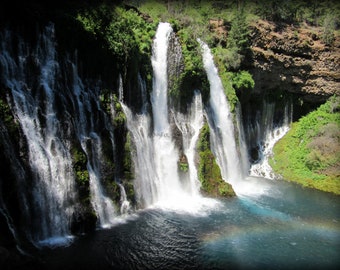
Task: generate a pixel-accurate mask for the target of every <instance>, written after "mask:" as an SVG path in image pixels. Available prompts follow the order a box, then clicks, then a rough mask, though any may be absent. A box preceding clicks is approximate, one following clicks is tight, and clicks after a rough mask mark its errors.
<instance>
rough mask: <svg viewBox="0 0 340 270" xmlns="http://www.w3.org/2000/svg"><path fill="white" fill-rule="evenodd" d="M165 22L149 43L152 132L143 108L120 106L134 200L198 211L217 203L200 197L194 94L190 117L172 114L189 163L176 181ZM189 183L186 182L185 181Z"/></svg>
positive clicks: (197, 100) (198, 117) (167, 26)
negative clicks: (130, 153) (130, 157)
mask: <svg viewBox="0 0 340 270" xmlns="http://www.w3.org/2000/svg"><path fill="white" fill-rule="evenodd" d="M171 32H172V29H171V26H170V24H169V23H160V24H159V26H158V29H157V32H156V37H155V40H154V44H153V56H152V67H153V71H154V78H153V91H152V94H151V105H152V112H153V129H152V126H151V117H150V115H149V113H148V111H147V107H148V106H147V104H146V103H144V104H143V108H142V112H141V113H140V114H133V113H132V112H131V110H130V109H129V108H128V107H127V106H126V105H125V104H124V103H122V108H123V110H124V112H125V114H126V118H127V127H128V129H129V131H130V134H131V137H132V141H133V142H134V145H135V150H136V151H134V152H135V153H134V156H133V161H134V165H135V175H136V179H135V191H136V197H137V202H138V203H139V204H140V205H141V206H142V207H148V206H152V205H156V206H160V207H165V208H171V209H177V210H187V211H195V212H197V211H198V210H199V209H200V208H201V207H202V206H208V207H210V206H211V205H216V202H215V201H212V200H208V199H205V200H203V198H202V197H201V196H200V195H199V183H198V180H197V170H196V167H195V161H194V149H195V145H196V142H197V138H198V135H199V130H200V127H201V126H202V121H203V120H202V118H203V112H202V101H201V96H200V95H199V94H198V93H197V94H196V95H195V98H194V102H193V104H192V106H191V109H190V112H189V115H188V116H181V115H180V114H177V117H178V118H177V119H176V113H174V118H175V121H177V126H178V127H179V129H181V130H182V132H183V134H182V135H183V139H184V151H185V155H186V156H187V159H188V164H189V179H188V181H186V179H180V176H179V168H178V161H179V152H178V149H177V148H176V146H175V143H174V141H173V138H172V136H173V135H172V131H171V125H170V123H169V117H170V114H169V110H168V100H167V97H168V93H167V91H168V86H167V85H168V83H167V80H168V79H167V53H168V42H169V36H170V34H171ZM140 84H141V87H140V88H141V91H142V93H141V96H142V97H144V98H143V101H144V102H147V99H146V89H145V84H144V83H143V81H142V80H140ZM186 182H187V183H186Z"/></svg>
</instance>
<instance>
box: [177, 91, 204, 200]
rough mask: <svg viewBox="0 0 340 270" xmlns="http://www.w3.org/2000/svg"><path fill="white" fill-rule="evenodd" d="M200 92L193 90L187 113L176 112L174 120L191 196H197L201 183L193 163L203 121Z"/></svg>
mask: <svg viewBox="0 0 340 270" xmlns="http://www.w3.org/2000/svg"><path fill="white" fill-rule="evenodd" d="M203 120H204V117H203V104H202V97H201V94H200V93H199V92H198V91H197V92H195V95H194V98H193V101H192V104H191V107H190V108H189V110H188V112H187V114H182V113H177V115H176V117H175V122H176V125H177V127H178V129H179V130H180V131H181V132H182V136H183V152H184V155H185V157H186V159H187V162H188V172H189V181H188V186H187V187H186V188H187V190H188V192H190V194H192V195H193V196H199V194H200V193H199V191H200V187H201V183H200V181H199V180H198V177H197V168H196V164H195V155H196V144H197V140H198V137H199V134H200V130H201V128H202V127H203V123H204V121H203Z"/></svg>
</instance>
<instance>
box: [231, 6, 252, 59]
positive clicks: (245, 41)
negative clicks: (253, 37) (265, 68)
mask: <svg viewBox="0 0 340 270" xmlns="http://www.w3.org/2000/svg"><path fill="white" fill-rule="evenodd" d="M249 33H250V31H249V29H248V23H247V19H246V14H245V12H244V9H243V8H242V9H241V10H240V11H238V12H237V13H236V15H235V18H234V19H233V20H232V23H231V29H230V31H229V33H228V39H227V48H228V49H229V50H236V52H237V53H239V54H241V55H245V54H246V52H247V51H248V50H249V46H250V41H249Z"/></svg>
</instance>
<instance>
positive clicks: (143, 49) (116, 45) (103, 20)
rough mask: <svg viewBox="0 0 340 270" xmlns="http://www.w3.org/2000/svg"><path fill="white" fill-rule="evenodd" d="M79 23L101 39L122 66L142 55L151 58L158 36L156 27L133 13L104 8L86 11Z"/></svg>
mask: <svg viewBox="0 0 340 270" xmlns="http://www.w3.org/2000/svg"><path fill="white" fill-rule="evenodd" d="M77 20H78V21H79V22H81V23H82V25H83V27H84V29H85V30H86V31H88V32H90V33H91V34H92V35H94V36H95V37H97V38H98V39H101V40H104V42H105V43H106V46H107V47H108V48H109V49H110V50H111V52H112V53H113V54H114V55H115V56H116V57H117V58H118V59H119V60H120V61H121V62H122V63H126V62H128V61H129V60H130V57H134V56H135V55H136V54H135V52H138V55H139V56H140V57H141V56H143V55H147V56H150V55H151V43H152V38H153V36H154V34H155V25H154V24H151V23H147V22H146V21H145V20H143V19H142V18H141V17H140V16H139V15H138V13H137V12H136V11H135V10H133V9H129V10H125V9H123V8H121V7H116V6H111V5H109V4H102V5H100V6H98V7H97V8H93V9H91V10H89V9H85V10H83V11H82V12H79V13H78V14H77Z"/></svg>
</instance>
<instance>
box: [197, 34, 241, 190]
mask: <svg viewBox="0 0 340 270" xmlns="http://www.w3.org/2000/svg"><path fill="white" fill-rule="evenodd" d="M198 42H199V43H200V46H201V48H202V54H203V65H204V68H205V70H206V72H207V76H208V80H209V83H210V100H209V107H208V109H207V113H208V123H209V127H210V131H211V142H212V151H213V153H214V155H215V157H216V161H217V163H218V165H219V166H220V168H221V174H222V177H223V179H224V180H225V181H228V182H229V183H231V184H234V183H237V180H239V179H241V178H242V177H243V176H244V172H243V171H242V164H241V159H240V154H239V152H238V149H237V143H236V140H235V134H234V124H233V115H232V114H231V112H230V106H229V104H228V101H227V98H226V95H225V93H224V89H223V85H222V82H221V79H220V77H219V75H218V71H217V68H216V66H215V64H214V60H213V56H212V54H211V51H210V49H209V47H208V45H207V44H205V43H204V42H202V41H201V40H198Z"/></svg>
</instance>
